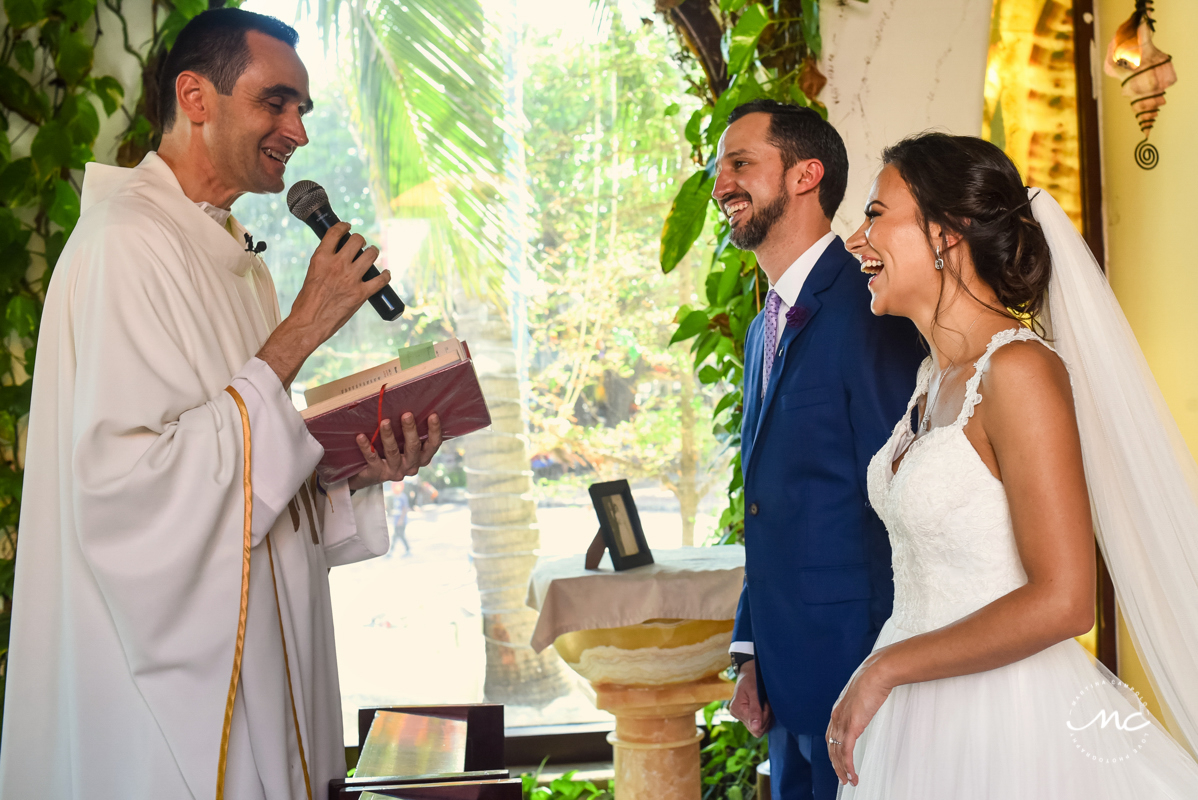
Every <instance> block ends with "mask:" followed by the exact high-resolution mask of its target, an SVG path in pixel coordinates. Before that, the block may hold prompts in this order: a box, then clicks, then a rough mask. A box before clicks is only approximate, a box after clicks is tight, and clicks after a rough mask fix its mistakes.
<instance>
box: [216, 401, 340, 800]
mask: <svg viewBox="0 0 1198 800" xmlns="http://www.w3.org/2000/svg"><path fill="white" fill-rule="evenodd" d="M225 391H226V392H228V393H229V394H230V395H231V396H232V397H233V401H234V402H235V403H237V410H238V411H239V412H240V413H241V442H242V451H243V453H244V456H243V458H242V476H241V485H242V490H243V491H244V493H245V524H244V532H243V535H242V545H241V611H240V613H239V615H238V617H237V644H236V645H235V646H234V648H233V674H232V676H230V678H229V696H228V698H227V699H226V700H225V724H224V727H223V728H222V729H221V733H220V760H219V763H218V765H217V773H216V800H224V797H225V767H226V765H227V764H228V760H229V732H230V731H231V730H232V727H233V701H234V700H235V699H236V697H237V681H238V680H239V679H240V678H241V656H242V654H243V652H244V650H245V621H246V614H247V612H248V611H249V604H250V544H251V541H252V538H251V531H252V530H253V519H254V514H253V511H254V487H253V483H252V481H251V479H250V465H251V459H250V414H249V411H247V410H246V407H245V401H244V400H242V399H241V395H240V394H238V392H237V390H236V389H234V388H233V387H232V386H227V387H225ZM309 480H310V481H311V480H312V479H311V478H310V479H309ZM307 489H308V486H307V483H305V484H304V486H303V488H302V489H301V494H304V498H305V508H306V509H308V508H310V507H309V505H308V498H307V494H306V492H307ZM297 496H298V495H297ZM294 503H295V499H294V498H292V500H291V503H290V504H289V507H291V506H292V505H293V504H294ZM291 519H292V522H293V523H295V526H296V530H298V529H299V510H298V508H296V510H295V511H293V512H292V515H291ZM308 520H309V522H310V523H311V527H312V539H313V541H314V542H315V541H316V525H315V523H314V521H313V512H312V511H311V510H309V511H308ZM266 554H267V556H268V557H269V558H270V582H271V585H272V586H273V587H274V590H275V610H276V611H277V612H278V615H279V636H280V637H281V638H282V640H283V669H284V670H285V671H286V673H287V694H288V696H289V697H290V699H291V720H292V722H293V723H294V724H295V742H296V744H297V745H298V746H299V755H300V766H301V767H302V768H303V770H304V787H305V788H306V789H307V790H308V800H312V782H311V779H310V778H309V777H308V759H307V758H306V757H305V756H304V739H303V736H302V735H301V734H300V726H299V714H298V713H297V712H296V710H295V692H294V691H292V688H291V666H290V664H289V662H288V658H287V636H286V634H285V633H284V632H283V608H282V606H281V605H280V604H279V584H278V582H277V580H276V579H275V556H274V551H273V546H272V545H271V542H270V534H269V533H268V534H267V535H266Z"/></svg>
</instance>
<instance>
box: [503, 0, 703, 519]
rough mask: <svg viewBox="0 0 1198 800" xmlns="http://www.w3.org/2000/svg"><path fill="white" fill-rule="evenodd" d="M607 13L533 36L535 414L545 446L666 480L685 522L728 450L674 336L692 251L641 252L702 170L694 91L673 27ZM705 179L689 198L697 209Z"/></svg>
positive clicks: (591, 475)
mask: <svg viewBox="0 0 1198 800" xmlns="http://www.w3.org/2000/svg"><path fill="white" fill-rule="evenodd" d="M608 13H609V17H608V21H607V22H606V23H605V30H604V33H605V36H604V38H603V39H601V40H600V41H589V42H584V41H575V42H563V41H562V39H561V37H559V36H556V35H553V36H544V37H543V38H538V39H535V40H531V41H528V42H527V43H526V44H525V52H526V54H527V55H526V61H527V63H528V78H527V79H526V80H525V82H524V116H525V117H526V118H527V119H530V120H535V121H536V123H535V124H534V125H532V126H531V127H530V128H529V130H528V132H527V134H526V142H527V150H528V158H527V161H528V173H529V185H530V189H531V192H532V198H531V199H532V214H531V217H532V223H533V228H534V233H533V248H532V249H533V254H532V256H533V257H532V258H531V259H530V261H531V268H532V269H531V272H532V275H531V276H530V278H531V279H530V280H527V283H526V291H527V294H528V298H529V302H528V308H529V311H528V326H529V332H530V334H531V336H530V339H531V350H532V352H531V358H530V369H529V373H530V374H529V378H530V384H529V390H530V391H529V394H530V400H531V402H530V409H529V410H530V414H529V417H530V420H529V421H530V426H529V429H530V435H531V438H532V445H533V453H534V454H536V455H537V456H539V457H540V458H538V459H537V460H538V461H544V462H548V461H554V462H556V463H557V464H561V465H566V466H568V467H574V468H578V469H581V470H587V469H588V466H589V468H593V470H594V471H593V472H589V471H588V473H587V479H588V480H599V479H603V478H606V477H613V478H615V477H626V478H630V479H637V478H650V479H655V480H658V481H661V482H662V484H663V485H664V486H665V487H666V488H668V489H669V490H670V491H672V492H674V493H675V495H676V496H677V497H678V499H679V505H680V509H681V510H682V516H683V519H684V536H685V533H686V530H687V527H686V526H687V525H688V524H689V523H688V522H687V520H689V519H691V518H692V517H693V516H694V514H695V511H694V505H695V504H697V503H698V500H699V498H701V496H702V494H703V492H704V491H705V490H706V484H707V483H708V472H709V470H708V469H707V467H708V466H709V465H711V464H712V462H713V461H714V460H715V458H716V457H717V453H716V452H715V441H714V439H713V437H711V435H710V433H709V432H708V431H707V430H706V429H705V428H706V426H705V425H704V423H703V422H702V420H703V419H704V417H705V416H706V415H707V414H708V413H710V408H711V406H712V404H713V403H714V401H713V399H712V398H711V397H710V396H709V395H708V394H707V393H704V392H699V391H696V388H697V387H695V386H694V383H695V381H694V378H693V377H692V376H691V374H690V365H689V359H688V358H686V357H685V354H683V353H678V352H672V351H671V350H670V349H669V341H670V336H671V334H672V333H673V328H674V314H675V309H676V307H677V305H678V303H679V302H690V301H691V294H692V292H693V285H692V284H693V279H692V273H693V272H694V263H693V262H694V261H695V259H693V258H689V259H687V260H685V261H683V262H681V263H678V262H676V264H677V266H678V268H677V269H676V270H675V271H674V272H673V273H672V274H671V275H669V276H666V275H664V274H662V273H660V272H657V271H656V270H652V271H649V270H647V269H646V267H647V266H648V265H651V264H653V263H656V262H657V261H658V259H659V257H660V243H659V239H660V233H661V220H662V218H663V216H665V215H666V213H668V210H669V207H670V200H671V198H672V197H673V194H674V191H675V190H674V186H675V185H676V184H675V182H676V181H677V180H679V179H680V178H682V177H685V176H686V175H688V174H689V173H690V172H691V171H692V170H691V165H690V164H689V159H687V158H686V153H685V152H682V151H681V150H680V148H679V147H678V140H679V134H680V132H681V129H682V127H683V125H684V123H685V121H686V120H687V119H688V118H689V116H690V113H689V112H690V110H691V109H693V108H695V107H696V106H698V105H699V102H698V101H697V100H695V99H694V98H692V97H688V96H686V94H685V84H684V83H683V81H682V80H681V77H680V76H679V75H678V74H677V72H676V71H675V70H672V69H665V68H663V63H668V59H669V53H670V47H671V46H672V39H671V38H670V37H669V32H668V31H667V30H664V29H663V26H646V25H644V24H642V23H641V22H640V21H639V20H636V19H625V18H624V17H623V16H622V15H621V14H620V13H619V9H617V8H614V7H612V8H610V9H609V12H608ZM701 177H702V176H700V178H701ZM696 183H698V181H696ZM710 192H711V188H710V186H708V187H706V188H705V189H702V193H701V194H700V195H699V196H698V200H697V202H695V203H694V207H695V210H696V212H697V213H698V214H699V215H703V214H705V213H706V210H707V209H706V205H707V195H709V194H710ZM698 225H699V226H700V227H701V226H702V218H701V217H700V219H699V220H698ZM696 419H697V420H699V422H698V424H696V422H695V420H696ZM550 469H554V470H555V469H556V466H555V467H551V468H550ZM711 471H714V470H711ZM600 476H602V477H600ZM542 488H543V489H548V488H549V487H545V486H543V487H542Z"/></svg>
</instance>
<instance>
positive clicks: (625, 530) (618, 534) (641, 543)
mask: <svg viewBox="0 0 1198 800" xmlns="http://www.w3.org/2000/svg"><path fill="white" fill-rule="evenodd" d="M588 491H589V492H590V494H591V503H592V504H593V505H594V506H595V514H596V516H598V517H599V533H598V535H596V537H595V542H594V543H592V546H591V552H590V553H588V558H587V568H588V569H594V568H595V567H597V566H598V562H599V559H598V558H594V554H595V551H597V552H598V554H599V556H602V554H603V547H597V545H599V542H600V537H602V542H603V546H605V547H606V548H607V551H608V552H609V553H611V563H612V566H613V567H614V568H615V570H616V572H620V571H621V570H626V569H632V568H633V567H643V566H644V565H646V564H652V563H653V553H651V552H650V551H649V544H648V542H646V541H645V531H644V529H643V528H641V518H640V515H639V514H637V511H636V502H635V501H634V500H633V499H632V487H630V486H629V485H628V481H625V480H619V481H608V482H606V483H593V484H591V486H590V489H589V490H588ZM592 562H594V566H592Z"/></svg>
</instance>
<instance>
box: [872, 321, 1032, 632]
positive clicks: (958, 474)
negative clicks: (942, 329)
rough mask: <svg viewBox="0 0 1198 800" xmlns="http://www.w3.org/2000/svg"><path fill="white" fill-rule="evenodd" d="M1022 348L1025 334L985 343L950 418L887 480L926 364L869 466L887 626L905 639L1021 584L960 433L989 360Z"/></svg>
mask: <svg viewBox="0 0 1198 800" xmlns="http://www.w3.org/2000/svg"><path fill="white" fill-rule="evenodd" d="M1032 340H1035V341H1039V342H1041V343H1042V344H1043V341H1042V340H1041V339H1040V338H1039V337H1038V336H1036V334H1035V333H1033V332H1032V331H1030V330H1028V329H1026V328H1020V329H1008V330H1004V331H999V332H998V333H997V334H995V336H994V338H993V339H991V340H990V344H989V345H988V346H987V347H986V352H985V353H983V354H982V357H981V358H979V359H978V360H977V363H976V364H974V374H973V375H972V376H971V377H970V378H969V381H968V382H967V383H966V384H965V402H964V403H963V404H962V406H961V413H960V414H959V415H958V416H957V419H956V420H955V421H954V422H953V423H952V424H951V425H945V426H943V427H940V428H935V429H933V430H932V431H929V432H928V433H926V434H924V435H923V436H922V437H920V438H918V439H916V440H915V441H914V442H912V443H911V444H910V446H909V447H908V448H907V451H906V454H905V455H904V456H903V460H902V461H901V462H900V464H899V467H898V471H897V472H893V471H892V469H891V465H892V463H893V462H894V459H895V458H896V457H897V456H898V455H899V454H900V453H901V452H902V449H901V448H902V447H904V446H906V444H907V442H908V441H910V439H911V438H912V435H911V430H910V425H911V423H910V418H911V411H912V409H914V408H915V405H916V403H917V402H918V400H919V398H920V397H921V396H922V395H924V394H925V393H926V392H927V390H928V383H929V380H930V378H931V374H932V360H931V358H928V359H927V360H926V361H924V363H923V365H922V366H921V367H920V369H919V378H918V381H917V383H916V387H915V394H914V395H912V397H911V402H910V403H909V404H908V405H907V413H906V414H904V415H903V418H902V419H901V420H899V423H898V424H897V425H896V426H895V428H894V433H893V434H891V436H890V439H889V441H887V442H886V444H885V446H883V447H882V449H881V450H879V451H878V452H877V453H876V454H875V455H874V457H873V459H872V460H871V461H870V464H869V472H868V480H869V500H870V503H871V504H872V505H873V507H874V510H875V511H877V512H878V516H879V517H881V518H882V521H883V522H884V523H886V530H887V532H888V533H889V535H890V546H891V550H892V552H893V564H894V614H893V622H894V624H895V625H897V626H898V627H900V628H903V629H904V630H907V631H909V632H911V633H923V632H925V631H929V630H932V629H934V628H939V627H941V626H943V625H947V624H948V623H950V622H953V621H954V620H957V619H960V618H961V617H963V616H965V615H967V614H970V613H972V612H974V611H976V610H978V609H979V608H981V607H982V606H984V605H987V604H988V603H990V602H992V601H993V600H996V599H998V598H999V597H1001V596H1002V595H1004V594H1007V593H1008V592H1010V591H1011V590H1013V589H1017V588H1018V587H1020V586H1022V585H1023V584H1025V583H1027V574H1026V573H1025V572H1024V571H1023V564H1022V563H1021V561H1020V559H1019V553H1018V551H1017V550H1016V548H1015V534H1014V531H1013V530H1012V527H1011V513H1010V509H1009V508H1008V506H1007V496H1006V492H1005V490H1004V488H1003V484H1002V482H1001V481H1000V480H998V479H997V478H995V477H994V476H993V475H992V474H991V473H990V470H989V469H988V468H987V467H986V465H985V463H983V462H982V459H981V457H980V456H979V455H978V454H977V451H976V450H974V449H973V445H972V444H970V442H969V439H968V438H967V437H966V436H965V431H964V428H965V424H966V423H967V422H968V421H969V419H970V417H972V416H973V410H974V408H975V407H976V406H977V404H978V403H979V402H980V401H981V400H982V396H981V395H980V394H979V393H978V386H979V384H980V383H981V380H982V375H983V374H984V372H985V370H986V367H987V365H988V364H989V362H990V357H991V355H993V354H994V351H995V350H997V349H998V348H999V347H1002V346H1003V345H1005V344H1009V343H1010V342H1014V341H1032ZM1045 346H1046V347H1047V345H1045Z"/></svg>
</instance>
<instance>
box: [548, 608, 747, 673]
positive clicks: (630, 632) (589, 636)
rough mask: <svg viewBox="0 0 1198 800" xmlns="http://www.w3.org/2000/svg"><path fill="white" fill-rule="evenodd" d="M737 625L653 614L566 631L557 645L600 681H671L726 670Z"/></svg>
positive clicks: (573, 666) (566, 657)
mask: <svg viewBox="0 0 1198 800" xmlns="http://www.w3.org/2000/svg"><path fill="white" fill-rule="evenodd" d="M732 624H733V620H730V619H724V620H700V619H650V620H646V621H644V622H642V623H640V624H638V625H625V626H623V627H619V628H593V629H590V630H584V631H573V632H571V633H565V634H562V635H561V636H559V637H557V639H556V640H554V642H553V646H554V647H555V648H556V649H557V652H558V653H559V654H560V655H561V657H562V660H564V661H565V662H566V664H567V665H568V666H569V667H570V668H571V669H573V670H574V671H575V672H577V673H578V674H579V675H581V676H582V677H584V678H586V679H587V680H588V681H589V682H590V683H591V684H592V685H594V686H603V685H608V684H618V685H622V686H669V685H672V684H679V683H690V682H693V681H700V680H703V679H704V678H709V677H712V676H715V675H718V674H719V673H720V672H722V671H723V670H724V669H726V668H727V666H728V664H729V659H728V646H729V645H730V644H731V643H732Z"/></svg>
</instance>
